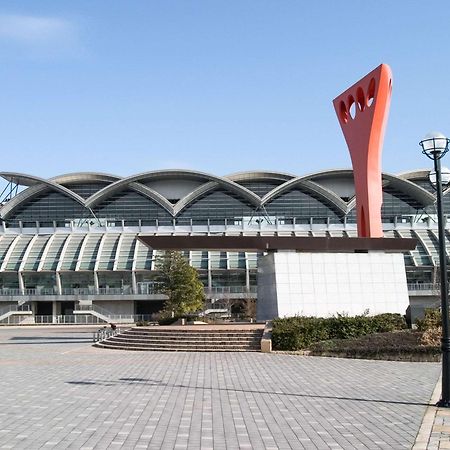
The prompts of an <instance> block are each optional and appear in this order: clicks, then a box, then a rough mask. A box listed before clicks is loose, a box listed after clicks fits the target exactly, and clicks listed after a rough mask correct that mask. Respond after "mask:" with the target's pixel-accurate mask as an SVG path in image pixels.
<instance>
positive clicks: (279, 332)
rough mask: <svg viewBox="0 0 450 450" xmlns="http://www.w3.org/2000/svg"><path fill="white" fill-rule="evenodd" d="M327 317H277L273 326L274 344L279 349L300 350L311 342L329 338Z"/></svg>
mask: <svg viewBox="0 0 450 450" xmlns="http://www.w3.org/2000/svg"><path fill="white" fill-rule="evenodd" d="M324 322H325V319H322V318H318V317H304V316H296V317H289V318H286V319H275V320H274V321H273V327H272V345H273V347H274V349H277V350H299V349H302V348H305V347H307V346H308V345H309V344H310V343H311V342H317V341H322V340H325V339H328V332H327V329H326V327H325V326H324Z"/></svg>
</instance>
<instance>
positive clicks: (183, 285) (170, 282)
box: [156, 251, 204, 316]
mask: <svg viewBox="0 0 450 450" xmlns="http://www.w3.org/2000/svg"><path fill="white" fill-rule="evenodd" d="M156 268H157V271H158V275H157V277H156V281H157V282H158V284H159V291H160V292H161V293H162V294H165V295H167V296H168V297H169V298H168V300H166V303H165V305H164V311H165V312H167V313H172V311H173V313H174V314H175V316H182V315H184V314H188V313H193V312H196V311H198V310H199V309H202V308H203V301H204V290H203V283H202V282H201V281H200V280H199V278H198V273H197V271H196V270H195V269H194V268H193V267H191V266H190V265H189V263H188V261H187V260H186V259H185V258H184V257H183V255H182V254H181V253H180V252H176V251H167V252H165V254H164V256H161V257H160V258H159V259H158V260H157V263H156Z"/></svg>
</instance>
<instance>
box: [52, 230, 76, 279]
mask: <svg viewBox="0 0 450 450" xmlns="http://www.w3.org/2000/svg"><path fill="white" fill-rule="evenodd" d="M72 236H73V235H72V234H69V235H68V236H67V239H66V240H65V241H64V244H63V248H62V250H61V254H60V255H59V261H58V264H57V266H56V272H60V271H61V266H62V263H63V261H64V257H65V256H66V253H67V247H69V244H70V241H71V239H72Z"/></svg>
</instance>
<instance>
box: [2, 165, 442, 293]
mask: <svg viewBox="0 0 450 450" xmlns="http://www.w3.org/2000/svg"><path fill="white" fill-rule="evenodd" d="M183 177H185V179H184V178H183ZM333 177H335V178H333ZM94 178H95V177H94ZM147 178H148V177H146V175H145V174H144V175H143V179H142V184H143V185H149V186H152V188H155V190H156V189H160V191H161V192H167V200H168V201H169V202H170V204H172V205H173V206H174V210H173V211H174V212H173V214H172V213H171V212H170V211H168V210H166V209H165V208H164V207H162V206H161V205H159V204H158V203H157V202H155V201H154V200H152V199H151V198H148V197H147V196H145V195H144V194H142V193H139V192H137V191H136V190H134V188H136V189H137V187H136V185H138V184H139V183H140V181H139V180H136V179H133V181H132V182H131V181H130V183H129V184H128V185H127V184H126V183H125V184H124V185H123V186H122V188H121V190H119V191H116V190H112V191H111V192H110V193H109V194H108V195H105V197H104V198H103V199H102V200H101V201H100V202H99V203H97V204H94V205H93V206H92V207H90V208H89V207H88V205H86V206H85V205H83V204H81V203H79V202H77V201H75V200H73V199H72V198H70V197H69V196H67V195H65V194H64V193H61V192H57V191H52V190H51V188H49V187H47V186H46V187H45V188H44V189H43V190H41V191H40V192H39V193H37V194H34V195H32V196H30V197H27V198H25V197H26V193H27V189H24V190H22V191H21V192H20V191H19V194H18V195H17V198H18V199H20V198H21V197H20V196H22V197H23V198H24V200H23V201H22V202H18V204H17V206H16V207H15V208H12V209H11V210H10V211H8V213H7V214H4V215H2V221H3V222H1V223H0V227H1V228H0V289H2V290H5V289H6V290H8V289H10V290H18V289H22V290H24V289H25V290H26V289H44V290H45V289H53V290H54V291H58V292H60V293H64V292H69V291H71V292H73V290H74V289H75V290H79V289H81V290H82V289H88V290H91V291H92V290H93V291H97V292H98V291H99V290H102V289H103V290H108V289H115V290H119V291H123V290H125V291H139V292H143V291H145V292H147V293H149V292H151V291H152V289H153V284H152V283H153V278H154V277H153V274H154V270H155V269H156V261H157V258H158V254H161V252H156V251H153V250H152V249H149V248H147V247H146V246H145V245H143V244H142V243H141V242H140V241H139V240H138V236H139V234H140V233H154V234H172V233H173V234H196V233H200V234H214V233H222V234H233V235H236V234H247V235H258V234H263V233H267V235H274V234H275V235H276V234H278V235H283V234H284V235H290V236H292V235H296V236H344V237H345V236H348V237H351V236H356V225H355V224H356V212H355V208H354V207H353V208H352V209H350V210H349V211H347V212H346V213H344V212H343V211H342V210H340V209H339V207H337V206H336V205H335V204H334V203H333V197H332V196H327V194H326V192H329V191H333V180H335V181H336V184H335V187H336V195H339V194H338V192H339V189H341V188H342V186H345V189H347V191H348V192H350V191H351V185H352V174H351V172H350V171H348V172H345V173H338V174H335V173H334V172H333V171H330V173H321V174H320V175H318V176H317V177H316V178H315V177H314V176H312V177H310V178H308V180H311V181H312V182H314V183H316V184H318V185H319V186H320V185H321V183H323V186H322V187H323V192H324V193H323V194H321V193H317V192H313V191H311V190H310V189H308V186H307V184H303V183H304V182H303V181H302V179H300V178H299V180H298V181H296V182H295V183H294V184H292V178H290V177H289V176H288V175H284V174H279V175H276V174H272V175H270V174H266V175H265V176H264V177H262V178H258V174H257V173H255V174H252V173H248V174H243V175H242V180H240V181H239V175H235V176H234V177H233V179H237V180H238V181H235V182H234V183H235V184H234V187H233V188H230V185H229V180H228V183H225V182H224V183H222V182H221V181H220V179H218V178H217V177H215V178H211V179H209V178H208V177H207V176H205V175H196V174H195V173H194V172H192V173H184V175H183V174H181V175H180V177H179V179H178V178H177V177H176V176H173V175H172V176H170V177H168V178H167V180H166V182H165V181H164V180H165V178H164V176H163V175H162V176H161V177H160V178H158V179H157V183H156V182H155V183H156V184H155V183H153V181H152V180H151V179H150V181H149V180H148V179H147ZM416 178H417V177H416ZM88 179H89V177H86V179H83V174H80V180H79V181H78V182H73V183H67V184H65V185H64V186H65V187H66V188H67V189H70V190H72V191H73V192H74V193H76V194H78V195H79V196H81V197H82V198H83V199H85V200H87V199H89V197H91V196H92V195H94V194H95V193H97V192H98V191H99V190H101V189H105V190H106V191H107V187H108V183H107V182H105V181H95V180H94V181H89V180H88ZM343 180H344V181H343ZM211 181H213V182H214V183H211ZM412 181H413V183H415V184H416V186H417V189H419V190H420V191H421V195H415V192H414V189H411V186H410V185H409V186H407V187H408V189H406V187H405V192H403V191H402V189H401V187H402V180H401V179H400V178H399V179H398V180H397V182H396V183H395V187H394V186H393V185H392V184H391V183H390V182H389V180H388V179H387V180H384V185H383V206H382V211H381V214H382V220H383V223H384V226H385V228H386V237H412V238H415V239H417V240H418V245H417V247H416V249H415V250H413V251H411V252H408V253H407V254H405V264H406V267H407V273H408V279H409V280H410V281H411V282H431V281H430V280H435V278H436V277H435V272H436V270H435V269H436V264H437V261H438V258H437V255H438V253H437V252H438V250H437V247H438V243H437V238H436V230H435V229H436V220H435V216H436V212H435V205H434V203H433V202H432V201H431V202H428V203H426V204H424V203H422V202H423V198H426V195H428V196H429V194H426V195H422V194H423V192H422V191H423V190H425V191H426V192H428V193H431V194H433V195H434V190H433V188H432V187H431V186H430V184H429V182H428V180H427V179H426V178H420V177H419V178H417V179H415V178H412ZM287 182H289V183H290V184H289V186H290V187H289V188H286V190H284V191H282V192H281V194H279V195H276V196H274V197H270V193H271V192H272V191H273V190H274V189H276V188H278V187H279V186H281V185H282V184H283V183H287ZM164 183H166V184H164ZM177 183H179V185H177ZM207 183H208V184H207ZM203 184H205V186H206V187H205V192H204V193H203V194H202V195H201V196H199V197H195V198H192V199H191V200H190V201H187V200H186V202H187V204H186V205H185V206H184V207H183V209H181V210H177V209H176V207H175V205H176V203H177V202H178V201H179V200H182V199H183V198H184V197H183V196H186V195H188V194H187V190H188V189H190V188H191V187H192V191H194V190H195V189H198V188H199V186H201V185H203ZM339 186H340V187H339ZM348 186H350V189H349V188H348ZM206 188H207V189H206ZM242 188H246V189H248V190H250V191H252V192H253V193H254V194H256V196H257V197H255V198H254V199H252V200H251V201H250V200H249V199H248V198H247V197H248V196H247V193H246V192H244V191H243V190H242ZM342 189H343V188H342ZM342 192H343V191H342ZM342 195H344V194H342ZM264 196H267V197H268V198H269V200H268V201H267V202H265V203H264V205H263V204H262V203H261V202H259V203H258V200H257V199H258V198H259V199H260V200H261V199H262V198H263V197H264ZM267 197H266V198H267ZM186 198H187V197H186ZM342 198H343V199H344V201H352V199H351V198H347V197H345V198H344V197H342ZM168 209H169V210H170V207H168ZM444 209H445V212H446V214H447V215H450V194H448V195H445V196H444ZM1 211H2V210H1V209H0V213H1ZM175 212H176V213H175ZM449 237H450V234H449ZM258 256H259V255H258V254H257V253H251V252H250V253H249V252H242V251H233V252H223V251H222V252H220V251H209V252H208V251H201V250H196V251H191V252H185V257H186V258H188V259H189V261H190V264H191V265H192V266H193V267H195V268H196V269H197V270H198V271H199V275H200V278H201V280H202V281H203V283H204V285H205V286H206V287H207V288H209V289H210V290H213V289H221V288H224V289H233V288H242V291H245V290H247V291H248V290H249V289H250V288H254V287H255V286H256V271H257V261H258Z"/></svg>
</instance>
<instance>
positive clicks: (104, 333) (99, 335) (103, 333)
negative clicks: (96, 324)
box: [92, 328, 120, 342]
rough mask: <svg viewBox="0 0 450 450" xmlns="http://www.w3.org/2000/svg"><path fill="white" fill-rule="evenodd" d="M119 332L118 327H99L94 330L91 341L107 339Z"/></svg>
mask: <svg viewBox="0 0 450 450" xmlns="http://www.w3.org/2000/svg"><path fill="white" fill-rule="evenodd" d="M119 333H120V328H116V329H112V328H100V329H99V330H97V331H94V333H93V336H92V340H93V342H100V341H104V340H105V339H108V338H109V337H111V336H116V335H117V334H119Z"/></svg>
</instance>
